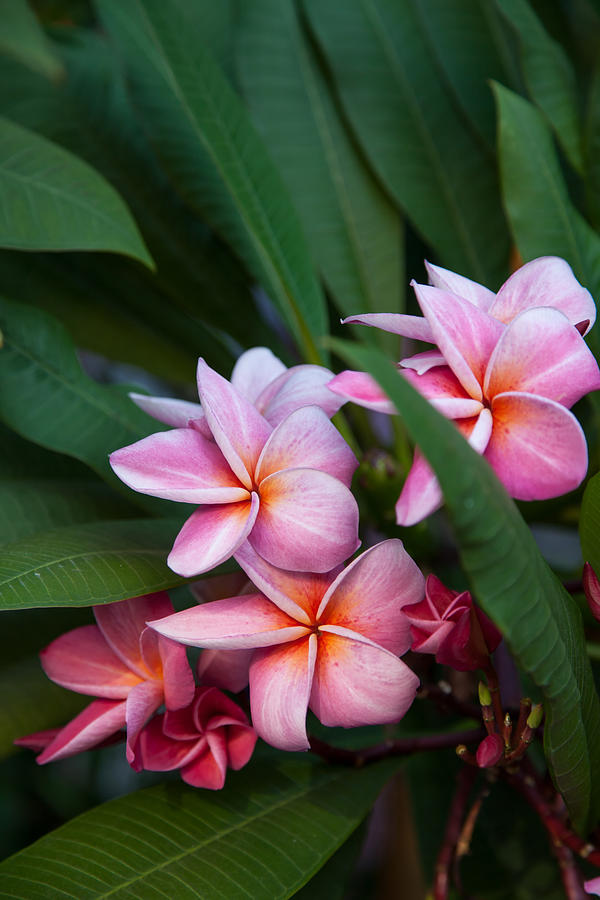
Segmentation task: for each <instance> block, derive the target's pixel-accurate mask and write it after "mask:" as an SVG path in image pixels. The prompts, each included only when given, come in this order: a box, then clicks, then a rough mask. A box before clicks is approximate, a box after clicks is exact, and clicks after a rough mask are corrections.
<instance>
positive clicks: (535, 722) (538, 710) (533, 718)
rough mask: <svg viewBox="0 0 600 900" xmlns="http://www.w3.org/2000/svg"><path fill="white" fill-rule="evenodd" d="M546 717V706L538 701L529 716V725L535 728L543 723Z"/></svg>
mask: <svg viewBox="0 0 600 900" xmlns="http://www.w3.org/2000/svg"><path fill="white" fill-rule="evenodd" d="M543 718H544V707H543V705H542V704H541V703H536V705H535V706H534V707H533V709H532V710H531V712H530V713H529V715H528V716H527V727H528V728H531V729H534V728H537V727H538V726H539V725H541V724H542V719H543Z"/></svg>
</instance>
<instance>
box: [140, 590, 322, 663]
mask: <svg viewBox="0 0 600 900" xmlns="http://www.w3.org/2000/svg"><path fill="white" fill-rule="evenodd" d="M148 624H149V626H150V628H154V629H156V631H158V632H159V634H163V635H164V636H165V637H168V638H171V639H172V640H174V641H180V642H181V643H182V644H189V646H191V647H208V648H214V649H224V650H247V649H249V648H252V647H270V646H271V645H273V644H282V643H284V642H286V641H295V640H296V639H297V638H299V637H302V635H304V634H306V632H307V628H306V627H304V626H303V625H299V624H298V622H297V621H296V620H295V619H292V618H291V616H288V615H287V614H286V613H284V612H283V611H282V610H281V609H279V607H278V606H275V604H274V603H271V601H270V600H267V598H266V597H263V596H262V594H246V595H244V596H243V597H227V598H226V599H224V600H215V601H213V603H205V604H204V605H203V606H194V607H192V609H184V610H182V611H181V612H178V613H175V614H174V615H172V616H167V618H166V619H159V620H158V621H157V622H149V623H148Z"/></svg>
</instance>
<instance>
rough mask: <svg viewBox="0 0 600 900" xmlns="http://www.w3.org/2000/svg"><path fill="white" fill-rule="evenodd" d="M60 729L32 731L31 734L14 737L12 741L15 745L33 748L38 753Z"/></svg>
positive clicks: (50, 741)
mask: <svg viewBox="0 0 600 900" xmlns="http://www.w3.org/2000/svg"><path fill="white" fill-rule="evenodd" d="M60 731H61V729H60V728H47V729H46V730H45V731H34V732H33V734H26V735H25V736H24V737H20V738H16V739H15V740H14V741H13V744H15V746H16V747H26V748H27V749H28V750H35V751H36V753H39V752H40V751H41V750H45V748H46V747H47V746H48V744H51V743H52V741H53V740H54V738H55V737H56V736H57V735H58V734H59V732H60Z"/></svg>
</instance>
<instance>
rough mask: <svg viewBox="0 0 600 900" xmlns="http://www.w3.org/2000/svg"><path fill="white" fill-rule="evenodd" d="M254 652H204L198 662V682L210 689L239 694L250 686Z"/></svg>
mask: <svg viewBox="0 0 600 900" xmlns="http://www.w3.org/2000/svg"><path fill="white" fill-rule="evenodd" d="M253 653H254V650H204V651H203V652H202V653H201V654H200V659H199V660H198V668H197V672H198V680H199V681H200V684H202V685H207V686H208V687H218V688H224V689H225V690H226V691H231V693H232V694H237V693H239V691H243V690H244V688H245V687H247V685H248V678H249V676H250V662H251V660H252V654H253Z"/></svg>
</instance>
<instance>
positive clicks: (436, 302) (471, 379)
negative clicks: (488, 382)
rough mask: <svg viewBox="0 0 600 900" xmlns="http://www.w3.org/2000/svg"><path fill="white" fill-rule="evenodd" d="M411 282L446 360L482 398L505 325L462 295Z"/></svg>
mask: <svg viewBox="0 0 600 900" xmlns="http://www.w3.org/2000/svg"><path fill="white" fill-rule="evenodd" d="M412 284H413V287H414V289H415V293H416V295H417V300H418V301H419V305H420V307H421V309H422V310H423V313H424V315H425V316H426V317H427V321H428V322H429V324H430V325H431V330H432V332H433V336H434V339H435V342H436V344H437V345H438V347H439V348H440V351H441V352H442V354H443V355H444V357H445V358H446V362H447V363H448V365H449V366H450V368H451V369H452V371H453V372H454V374H455V375H456V377H457V378H458V380H459V381H460V383H461V384H462V386H463V387H464V389H465V391H466V392H467V393H468V394H469V395H470V396H471V397H473V399H474V400H481V399H482V397H483V395H482V392H481V385H482V384H483V377H484V374H485V369H486V366H487V363H488V360H489V358H490V355H491V353H492V350H493V349H494V347H495V346H496V344H497V343H498V340H499V339H500V336H501V334H502V332H503V331H504V327H505V326H503V325H502V324H501V323H500V322H498V321H497V320H496V319H494V318H492V316H490V315H488V314H487V313H485V312H484V311H483V310H481V309H479V308H478V307H477V306H474V305H473V304H472V303H469V301H468V300H463V299H462V297H457V296H456V295H455V294H449V293H448V292H447V291H442V290H440V288H435V287H430V286H429V285H423V284H416V283H415V282H413V283H412Z"/></svg>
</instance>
